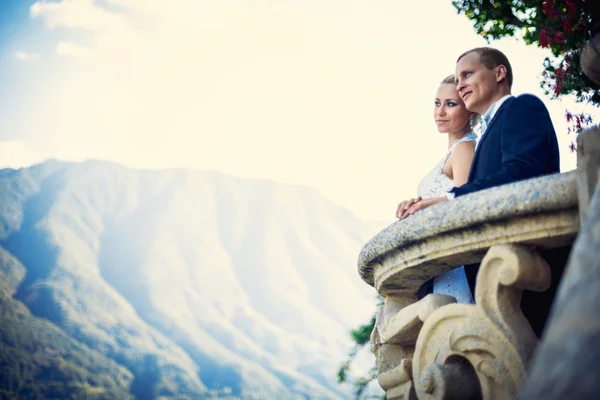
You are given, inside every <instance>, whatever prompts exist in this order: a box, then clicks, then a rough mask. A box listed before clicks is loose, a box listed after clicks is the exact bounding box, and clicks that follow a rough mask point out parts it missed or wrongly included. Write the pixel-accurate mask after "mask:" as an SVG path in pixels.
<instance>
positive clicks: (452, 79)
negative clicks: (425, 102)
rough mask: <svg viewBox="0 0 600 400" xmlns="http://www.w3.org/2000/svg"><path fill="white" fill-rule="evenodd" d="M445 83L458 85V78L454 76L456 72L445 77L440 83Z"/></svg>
mask: <svg viewBox="0 0 600 400" xmlns="http://www.w3.org/2000/svg"><path fill="white" fill-rule="evenodd" d="M445 83H448V84H450V85H456V78H455V77H454V74H452V75H448V76H447V77H445V78H444V80H443V81H442V82H441V83H440V85H443V84H445Z"/></svg>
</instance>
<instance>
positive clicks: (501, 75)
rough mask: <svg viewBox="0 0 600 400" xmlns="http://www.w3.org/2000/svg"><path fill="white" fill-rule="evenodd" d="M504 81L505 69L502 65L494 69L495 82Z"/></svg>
mask: <svg viewBox="0 0 600 400" xmlns="http://www.w3.org/2000/svg"><path fill="white" fill-rule="evenodd" d="M504 79H506V67H505V66H504V65H502V64H500V65H498V66H497V67H496V82H498V83H500V82H502V81H503V80H504Z"/></svg>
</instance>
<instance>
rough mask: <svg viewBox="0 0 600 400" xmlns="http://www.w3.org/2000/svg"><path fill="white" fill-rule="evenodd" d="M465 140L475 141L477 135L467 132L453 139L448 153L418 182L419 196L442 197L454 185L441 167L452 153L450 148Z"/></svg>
mask: <svg viewBox="0 0 600 400" xmlns="http://www.w3.org/2000/svg"><path fill="white" fill-rule="evenodd" d="M465 141H467V142H473V143H475V142H477V135H475V134H474V133H473V132H469V133H467V134H466V135H465V136H463V137H461V138H460V139H457V140H455V141H454V143H452V146H450V148H449V149H448V153H446V155H445V156H444V158H442V159H441V160H440V161H439V162H438V163H437V164H436V166H435V167H433V169H432V170H431V171H429V173H428V174H427V175H425V178H423V180H421V182H420V183H419V186H418V187H417V193H418V194H419V196H421V197H422V198H424V199H428V198H431V197H443V196H445V194H446V192H448V190H450V189H452V187H454V180H453V179H450V178H449V177H448V175H446V174H444V173H443V172H442V167H443V166H444V164H445V163H446V161H447V160H448V157H450V154H452V150H454V148H455V147H456V145H457V144H459V143H461V142H465Z"/></svg>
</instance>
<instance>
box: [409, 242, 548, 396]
mask: <svg viewBox="0 0 600 400" xmlns="http://www.w3.org/2000/svg"><path fill="white" fill-rule="evenodd" d="M549 285H550V268H549V267H548V265H547V264H546V262H545V261H544V260H543V259H542V258H541V256H540V255H539V254H538V253H537V252H535V251H533V250H531V249H529V248H527V247H525V246H521V245H512V244H511V245H498V246H494V247H492V248H491V249H490V250H489V251H488V253H487V254H486V256H485V257H484V259H483V262H482V264H481V268H480V270H479V274H478V276H477V286H476V290H475V300H476V305H469V304H450V305H447V306H445V307H441V308H439V309H437V310H435V311H433V312H432V313H431V315H429V316H428V318H427V319H426V321H425V323H424V325H423V328H422V329H421V332H420V334H419V338H418V340H417V343H416V349H415V354H414V357H413V363H412V364H413V378H414V384H415V389H416V393H417V396H418V398H419V399H439V400H441V399H477V398H483V399H486V400H487V399H490V400H496V399H516V398H517V394H518V392H519V390H520V388H521V386H522V384H523V382H524V379H525V376H526V366H527V363H528V361H529V360H530V358H531V356H532V354H533V351H534V349H535V347H536V345H537V342H538V340H537V337H536V336H535V334H534V332H533V330H532V329H531V326H530V325H529V323H528V322H527V320H526V319H525V317H524V316H523V313H522V312H521V308H520V300H521V294H522V291H523V290H525V289H526V290H534V291H544V290H546V289H547V288H548V286H549Z"/></svg>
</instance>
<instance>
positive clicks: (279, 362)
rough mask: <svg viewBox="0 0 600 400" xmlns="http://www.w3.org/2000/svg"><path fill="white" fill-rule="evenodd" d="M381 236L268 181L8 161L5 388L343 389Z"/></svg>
mask: <svg viewBox="0 0 600 400" xmlns="http://www.w3.org/2000/svg"><path fill="white" fill-rule="evenodd" d="M373 233H375V232H374V230H373V226H370V225H369V224H366V223H364V222H361V221H359V220H358V219H357V218H355V217H354V216H353V215H352V214H351V213H350V212H349V211H347V210H345V209H343V208H341V207H339V206H337V205H335V204H333V203H332V202H330V201H329V200H327V199H326V198H324V197H323V196H322V195H320V194H319V193H318V192H316V191H313V190H311V189H308V188H305V187H299V186H292V185H284V184H279V183H274V182H270V181H260V180H250V179H241V178H233V177H230V176H226V175H223V174H220V173H216V172H200V171H187V170H165V171H149V170H132V169H127V168H125V167H122V166H119V165H116V164H111V163H107V162H100V161H87V162H83V163H78V164H71V163H63V162H58V161H48V162H46V163H43V164H40V165H36V166H33V167H30V168H25V169H20V170H12V169H5V170H0V278H1V279H0V282H1V283H0V285H1V288H0V289H1V293H2V310H3V312H2V320H1V321H0V326H1V328H0V330H1V331H2V337H3V338H4V339H3V340H2V343H1V345H2V349H1V350H2V354H3V355H2V356H1V359H0V367H2V368H3V370H4V371H9V373H8V374H6V376H5V377H3V378H2V380H0V386H1V388H0V390H1V391H0V394H13V395H14V394H15V393H19V394H20V395H28V394H29V395H32V396H33V395H35V393H37V397H36V398H43V397H40V396H45V398H53V397H52V396H58V397H60V395H59V394H57V393H63V394H64V393H70V396H71V395H72V396H74V397H72V398H81V396H79V397H78V396H77V394H78V393H79V394H82V393H85V395H86V396H88V398H127V397H131V398H137V399H150V398H158V397H161V396H162V397H164V398H178V399H179V398H194V399H195V398H243V399H275V398H276V399H287V398H290V399H305V398H345V397H348V394H347V393H346V392H344V391H343V389H342V388H341V387H340V386H339V385H337V384H336V382H335V374H336V370H337V368H338V366H339V364H340V362H341V361H342V360H343V359H344V357H345V354H346V353H347V351H348V349H349V346H350V341H349V339H348V338H349V336H348V331H349V330H350V329H352V328H355V327H356V326H357V325H358V324H360V323H364V322H366V321H367V320H368V318H369V317H370V315H371V314H372V312H373V310H374V304H375V299H374V291H373V290H372V289H371V288H369V287H368V286H367V285H365V284H364V283H362V282H361V281H360V278H359V277H358V275H357V272H356V257H357V255H358V252H359V250H360V248H361V246H362V245H363V244H364V243H365V242H366V241H367V240H368V239H369V236H370V235H371V234H373ZM24 358H27V360H24ZM61 385H62V386H61ZM94 396H95V397H94ZM58 397H56V398H58ZM64 398H66V397H64Z"/></svg>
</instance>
